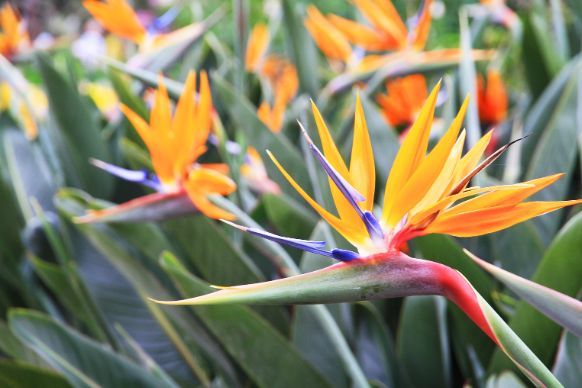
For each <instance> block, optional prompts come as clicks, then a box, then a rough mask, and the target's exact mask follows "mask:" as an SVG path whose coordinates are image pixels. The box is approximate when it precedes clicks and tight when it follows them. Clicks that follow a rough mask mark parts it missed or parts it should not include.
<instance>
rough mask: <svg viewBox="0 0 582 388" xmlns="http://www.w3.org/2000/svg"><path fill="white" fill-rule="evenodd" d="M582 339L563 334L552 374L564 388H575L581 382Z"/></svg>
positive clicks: (570, 334)
mask: <svg viewBox="0 0 582 388" xmlns="http://www.w3.org/2000/svg"><path fill="white" fill-rule="evenodd" d="M580 365H582V339H581V338H580V337H576V336H575V335H574V334H572V333H568V332H566V333H564V335H563V336H562V340H561V341H560V346H559V348H558V354H557V356H556V361H555V363H554V368H553V372H554V374H555V375H556V377H557V378H558V380H560V382H561V383H562V384H564V387H566V388H575V387H577V386H578V385H579V384H580V381H582V370H581V369H580Z"/></svg>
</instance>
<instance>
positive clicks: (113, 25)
mask: <svg viewBox="0 0 582 388" xmlns="http://www.w3.org/2000/svg"><path fill="white" fill-rule="evenodd" d="M83 6H84V7H85V9H87V11H89V13H90V14H91V15H92V16H93V17H94V18H95V19H96V20H97V21H98V22H99V23H101V25H103V27H104V28H105V29H106V30H108V31H109V32H111V33H113V34H115V35H118V36H120V37H122V38H125V39H129V40H132V41H134V42H136V43H142V42H143V40H144V38H145V36H146V30H145V28H144V27H143V26H142V24H141V23H140V21H139V19H138V17H137V15H136V13H135V12H134V11H133V9H132V8H131V6H130V5H129V4H128V3H127V2H126V1H125V0H105V1H99V0H86V1H83Z"/></svg>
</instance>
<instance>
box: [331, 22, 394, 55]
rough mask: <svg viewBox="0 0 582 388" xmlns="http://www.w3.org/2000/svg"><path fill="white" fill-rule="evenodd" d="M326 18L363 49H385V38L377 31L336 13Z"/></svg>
mask: <svg viewBox="0 0 582 388" xmlns="http://www.w3.org/2000/svg"><path fill="white" fill-rule="evenodd" d="M328 20H329V21H330V22H331V23H332V24H333V25H334V26H335V27H336V28H337V29H338V30H340V31H341V32H342V33H343V34H344V35H345V36H346V37H347V39H348V40H349V41H350V42H351V43H352V44H356V45H358V46H361V47H362V48H364V49H365V50H372V51H374V50H387V49H390V48H393V47H387V44H386V43H387V42H386V38H385V37H384V36H382V34H380V33H378V31H376V30H374V29H372V28H370V27H367V26H364V25H362V24H360V23H358V22H355V21H353V20H349V19H346V18H343V17H341V16H337V15H333V14H331V15H329V16H328Z"/></svg>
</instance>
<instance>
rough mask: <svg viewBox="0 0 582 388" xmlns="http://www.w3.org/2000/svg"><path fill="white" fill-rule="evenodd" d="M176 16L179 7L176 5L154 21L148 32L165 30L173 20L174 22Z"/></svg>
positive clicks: (178, 12)
mask: <svg viewBox="0 0 582 388" xmlns="http://www.w3.org/2000/svg"><path fill="white" fill-rule="evenodd" d="M178 14H180V7H179V6H178V5H174V6H173V7H171V8H170V9H169V10H167V11H166V12H165V13H164V14H163V15H162V16H160V17H158V18H156V19H154V21H153V22H152V24H151V26H150V28H149V30H150V32H153V33H157V32H161V31H164V30H166V29H167V28H168V27H169V26H170V25H171V24H172V23H173V22H174V20H176V17H177V16H178Z"/></svg>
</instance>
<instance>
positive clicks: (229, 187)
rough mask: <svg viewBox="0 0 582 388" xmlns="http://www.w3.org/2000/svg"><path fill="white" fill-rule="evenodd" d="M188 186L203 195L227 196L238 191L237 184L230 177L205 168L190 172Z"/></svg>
mask: <svg viewBox="0 0 582 388" xmlns="http://www.w3.org/2000/svg"><path fill="white" fill-rule="evenodd" d="M186 185H189V186H192V188H193V190H196V191H197V192H199V193H203V194H220V195H227V194H230V193H232V192H233V191H235V190H236V183H234V181H233V180H232V179H230V178H229V177H228V176H226V175H224V174H222V173H220V172H218V171H216V170H215V169H211V168H204V167H198V168H195V169H194V170H192V171H190V174H189V175H188V180H187V183H186Z"/></svg>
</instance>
